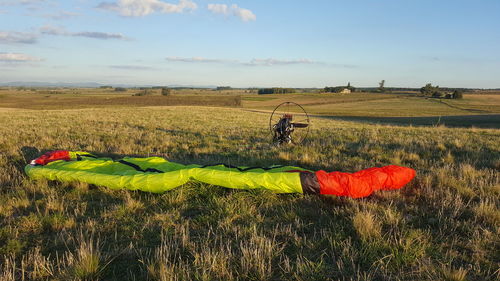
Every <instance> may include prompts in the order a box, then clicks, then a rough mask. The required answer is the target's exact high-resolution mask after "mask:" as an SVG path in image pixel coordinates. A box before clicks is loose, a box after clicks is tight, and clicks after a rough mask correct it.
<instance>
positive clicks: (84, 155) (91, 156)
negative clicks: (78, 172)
mask: <svg viewBox="0 0 500 281" xmlns="http://www.w3.org/2000/svg"><path fill="white" fill-rule="evenodd" d="M82 156H83V157H90V158H97V156H95V155H92V154H78V153H77V154H76V160H77V161H81V160H82Z"/></svg>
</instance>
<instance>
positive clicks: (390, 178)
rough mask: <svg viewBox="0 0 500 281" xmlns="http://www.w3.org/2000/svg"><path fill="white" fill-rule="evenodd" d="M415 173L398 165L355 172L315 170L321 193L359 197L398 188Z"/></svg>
mask: <svg viewBox="0 0 500 281" xmlns="http://www.w3.org/2000/svg"><path fill="white" fill-rule="evenodd" d="M415 175H416V172H415V170H413V169H410V168H406V167H400V166H394V165H390V166H385V167H382V168H369V169H365V170H362V171H359V172H356V173H352V174H350V173H342V172H331V173H327V172H325V171H318V172H316V177H317V178H318V182H319V185H320V193H321V194H331V195H337V196H349V197H352V198H360V197H366V196H369V195H371V194H372V193H373V192H374V191H377V190H389V189H399V188H401V187H403V186H404V185H406V184H407V183H409V182H410V181H411V180H412V179H413V178H414V177H415Z"/></svg>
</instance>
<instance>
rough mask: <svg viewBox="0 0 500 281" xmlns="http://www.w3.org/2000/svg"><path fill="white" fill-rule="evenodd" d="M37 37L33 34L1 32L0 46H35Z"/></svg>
mask: <svg viewBox="0 0 500 281" xmlns="http://www.w3.org/2000/svg"><path fill="white" fill-rule="evenodd" d="M36 40H37V36H36V35H35V34H33V33H25V32H17V31H10V32H9V31H0V44H2V43H3V44H34V43H36Z"/></svg>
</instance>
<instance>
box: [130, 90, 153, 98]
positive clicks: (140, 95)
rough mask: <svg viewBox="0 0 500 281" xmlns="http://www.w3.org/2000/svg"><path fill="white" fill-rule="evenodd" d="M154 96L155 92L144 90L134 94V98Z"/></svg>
mask: <svg viewBox="0 0 500 281" xmlns="http://www.w3.org/2000/svg"><path fill="white" fill-rule="evenodd" d="M152 94H153V91H152V90H151V89H144V90H142V91H140V92H138V93H135V94H133V96H136V97H142V96H150V95H152Z"/></svg>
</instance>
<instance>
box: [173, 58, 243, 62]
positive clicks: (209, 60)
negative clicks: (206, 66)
mask: <svg viewBox="0 0 500 281" xmlns="http://www.w3.org/2000/svg"><path fill="white" fill-rule="evenodd" d="M166 60H167V61H172V62H200V63H238V61H235V60H226V59H207V58H203V57H192V58H181V57H167V58H166Z"/></svg>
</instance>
